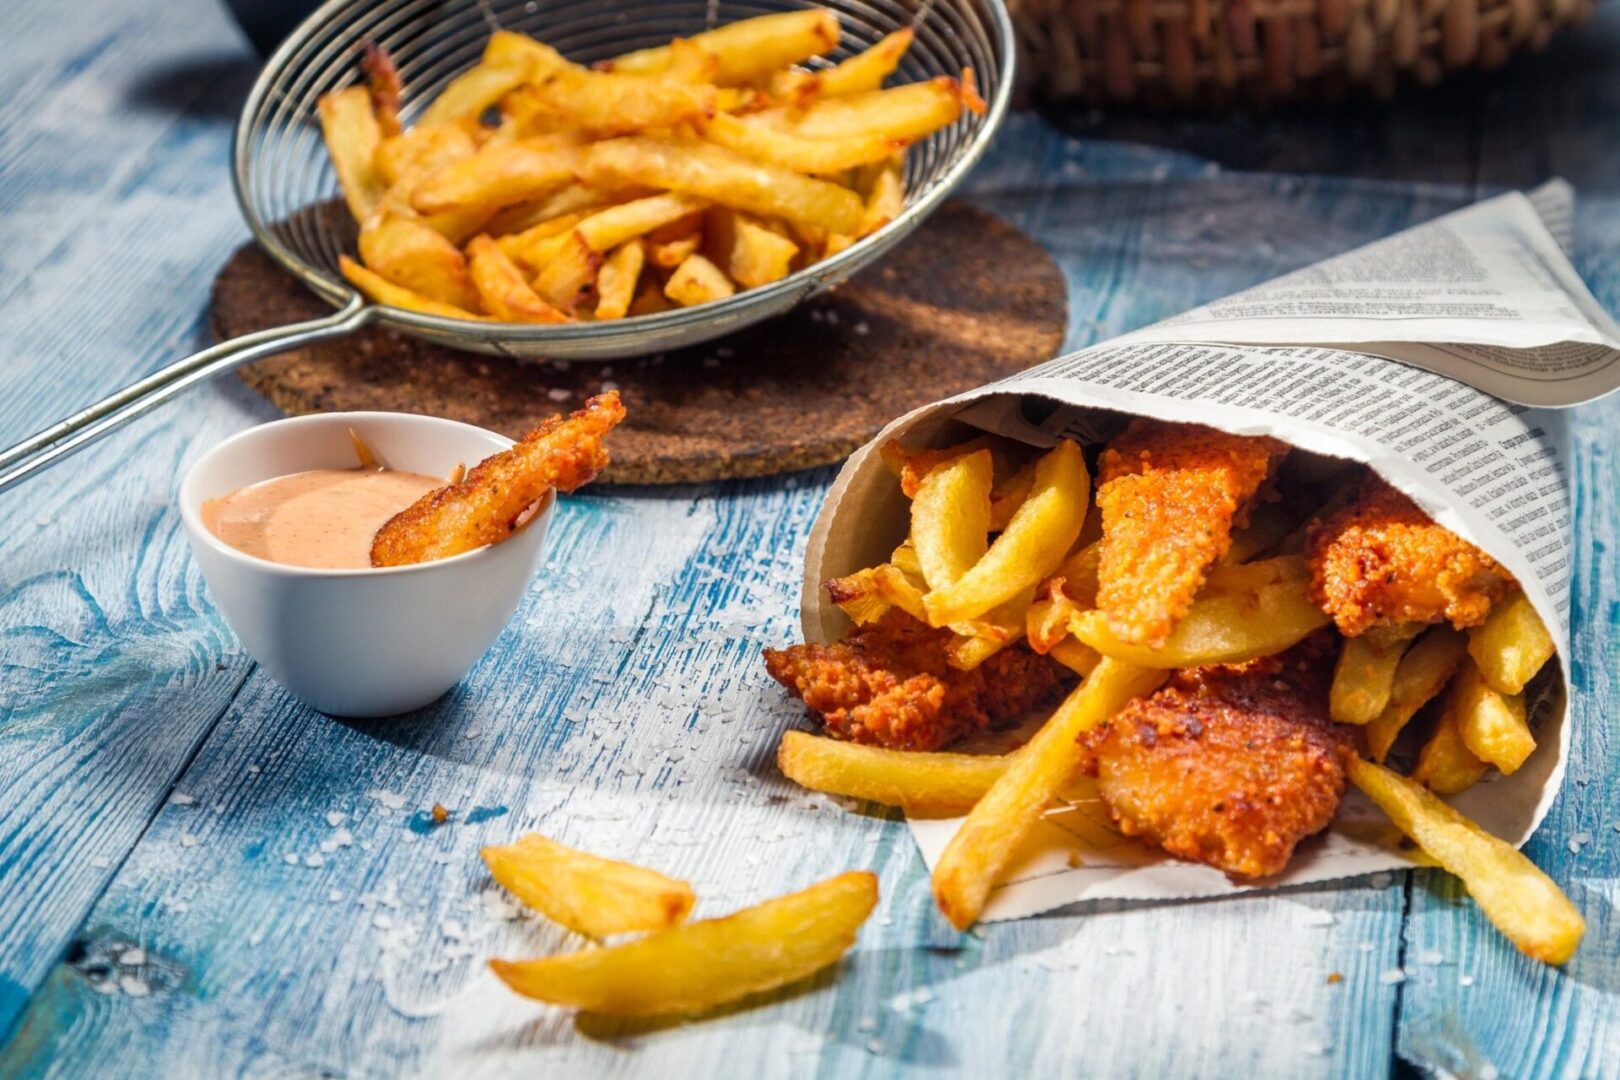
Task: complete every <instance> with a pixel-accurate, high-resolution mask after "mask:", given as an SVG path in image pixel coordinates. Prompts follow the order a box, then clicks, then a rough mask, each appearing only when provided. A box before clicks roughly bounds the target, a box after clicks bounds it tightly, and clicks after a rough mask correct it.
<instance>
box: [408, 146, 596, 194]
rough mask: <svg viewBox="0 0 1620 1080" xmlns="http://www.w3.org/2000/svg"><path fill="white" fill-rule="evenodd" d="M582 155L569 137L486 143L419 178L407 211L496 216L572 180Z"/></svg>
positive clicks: (581, 151)
mask: <svg viewBox="0 0 1620 1080" xmlns="http://www.w3.org/2000/svg"><path fill="white" fill-rule="evenodd" d="M584 153H585V151H584V150H583V148H582V147H581V146H579V144H578V143H576V142H575V141H574V140H573V139H572V138H571V137H569V136H558V135H540V136H536V137H534V138H532V139H523V140H520V141H518V142H510V143H491V144H489V145H487V146H484V147H482V148H480V149H479V151H478V153H476V154H474V155H473V156H472V157H470V158H462V159H461V160H460V161H453V162H451V163H450V164H448V165H446V166H444V167H443V168H441V169H438V170H437V171H435V172H433V173H430V174H429V175H427V176H425V177H423V178H422V180H421V181H420V182H419V183H418V184H417V185H416V190H415V191H414V192H412V193H411V205H412V206H414V207H415V208H416V209H417V210H418V211H420V212H421V213H424V214H433V213H438V212H439V211H442V210H455V209H459V208H461V207H466V206H483V207H487V208H489V209H491V210H495V209H499V208H500V207H503V206H510V205H511V204H513V203H520V202H524V201H526V200H528V199H534V198H538V197H539V196H541V195H544V194H546V193H548V192H550V191H552V190H554V189H556V188H559V187H561V186H562V185H564V184H566V183H568V182H569V181H571V180H573V178H574V172H575V170H576V169H577V168H578V167H579V163H580V161H581V160H582V159H583V156H584Z"/></svg>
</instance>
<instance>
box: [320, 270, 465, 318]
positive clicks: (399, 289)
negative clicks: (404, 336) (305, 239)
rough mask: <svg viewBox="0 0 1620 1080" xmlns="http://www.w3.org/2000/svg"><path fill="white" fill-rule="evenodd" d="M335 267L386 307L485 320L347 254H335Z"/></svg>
mask: <svg viewBox="0 0 1620 1080" xmlns="http://www.w3.org/2000/svg"><path fill="white" fill-rule="evenodd" d="M338 268H339V269H340V270H342V271H343V276H344V277H346V278H348V279H349V283H350V284H351V285H353V286H354V287H355V288H357V289H359V290H360V291H361V292H362V293H364V294H365V295H366V296H368V297H370V298H371V299H372V300H373V301H375V302H376V303H379V304H382V305H384V306H385V307H395V308H401V309H403V310H405V311H416V312H420V313H422V314H423V315H437V316H439V317H440V318H443V319H474V320H483V319H484V316H482V315H478V314H475V313H473V312H471V311H466V310H464V309H462V308H458V307H455V306H454V305H452V304H443V303H440V302H439V301H437V300H433V299H431V298H429V297H426V296H423V295H422V294H421V293H417V292H412V291H411V290H410V289H407V288H405V287H404V286H403V285H395V284H394V283H393V282H392V281H389V280H388V279H387V278H385V277H383V276H382V275H381V274H378V273H376V272H375V271H372V270H367V269H366V268H365V267H364V266H361V265H360V264H359V263H357V262H355V261H354V260H353V259H351V258H349V257H348V256H347V255H339V256H338Z"/></svg>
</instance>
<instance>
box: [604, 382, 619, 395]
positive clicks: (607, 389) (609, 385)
mask: <svg viewBox="0 0 1620 1080" xmlns="http://www.w3.org/2000/svg"><path fill="white" fill-rule="evenodd" d="M618 388H619V384H618V383H616V382H614V381H613V380H612V379H603V380H602V393H604V394H611V393H612V392H613V391H615V390H617V389H618Z"/></svg>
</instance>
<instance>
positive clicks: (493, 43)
mask: <svg viewBox="0 0 1620 1080" xmlns="http://www.w3.org/2000/svg"><path fill="white" fill-rule="evenodd" d="M483 62H484V63H486V64H495V65H499V66H501V67H516V68H525V69H526V74H527V75H528V77H529V79H530V80H533V79H539V78H543V77H544V76H546V75H548V74H550V73H551V72H553V71H556V70H558V69H559V68H565V67H572V66H574V65H572V64H570V63H569V62H568V60H567V59H566V58H565V57H564V56H563V54H562V53H560V52H558V51H557V50H556V49H553V48H552V47H551V46H550V45H547V44H546V43H545V42H543V41H536V40H535V39H534V38H532V37H530V36H529V35H528V34H519V33H517V32H516V31H513V30H497V31H495V32H494V33H493V34H490V35H489V41H488V42H487V43H485V45H484V57H483Z"/></svg>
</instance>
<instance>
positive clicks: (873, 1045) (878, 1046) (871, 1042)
mask: <svg viewBox="0 0 1620 1080" xmlns="http://www.w3.org/2000/svg"><path fill="white" fill-rule="evenodd" d="M866 1052H867V1053H868V1054H871V1055H873V1056H874V1057H877V1056H881V1055H882V1054H883V1040H882V1039H867V1040H866Z"/></svg>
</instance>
